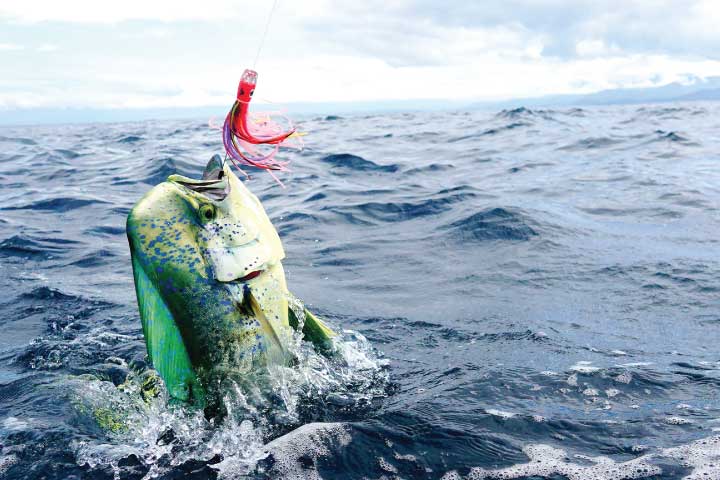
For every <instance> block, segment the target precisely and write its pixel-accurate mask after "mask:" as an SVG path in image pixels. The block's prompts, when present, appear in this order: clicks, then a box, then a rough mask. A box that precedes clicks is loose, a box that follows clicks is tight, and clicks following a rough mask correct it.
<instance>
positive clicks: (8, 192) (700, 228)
mask: <svg viewBox="0 0 720 480" xmlns="http://www.w3.org/2000/svg"><path fill="white" fill-rule="evenodd" d="M301 129H302V130H303V131H306V132H308V135H307V136H306V137H305V139H306V148H305V150H304V151H302V152H300V153H291V154H289V157H290V158H291V160H292V162H293V164H292V168H293V171H292V172H291V173H289V174H285V175H283V176H282V180H283V181H284V183H285V184H286V188H285V189H283V188H280V187H279V186H278V185H277V184H276V183H275V182H274V181H273V180H272V178H270V176H269V175H267V174H264V173H252V178H251V179H250V180H248V181H247V185H248V186H249V187H250V189H251V190H253V192H255V193H256V194H257V195H258V196H259V197H260V198H261V200H262V201H263V203H264V205H265V207H266V209H267V211H268V213H269V215H270V217H271V219H272V220H273V222H274V224H275V225H276V227H277V228H278V230H279V232H280V235H281V237H282V240H283V242H284V245H285V250H286V253H287V258H286V260H285V262H284V265H285V269H286V272H287V276H288V284H289V287H290V289H291V290H292V291H293V292H294V293H295V295H297V296H298V297H299V298H301V299H303V300H304V302H306V304H307V305H308V306H309V307H310V308H311V309H312V310H313V311H315V312H316V313H318V314H319V315H321V316H322V317H324V318H326V319H327V320H328V321H329V322H330V323H331V324H332V325H334V326H335V327H336V328H338V329H342V330H344V331H345V333H344V334H343V340H342V343H341V347H342V349H343V358H342V362H341V364H323V363H322V361H320V360H318V359H317V358H311V357H308V358H307V361H306V362H305V363H304V364H301V365H300V366H296V367H294V368H293V369H285V370H282V371H277V372H271V373H272V374H274V375H275V376H276V377H277V382H278V384H277V386H278V389H279V391H280V392H281V394H280V396H281V397H282V398H281V400H280V401H278V402H277V405H275V404H273V405H271V406H269V407H268V408H267V409H257V408H254V407H252V406H248V405H247V404H244V403H243V399H244V398H245V397H244V396H243V394H242V392H235V393H234V394H233V395H230V394H229V395H230V396H229V399H228V402H229V404H230V405H232V406H233V408H235V411H236V414H234V415H230V417H229V418H228V419H227V420H226V421H225V422H222V423H220V424H215V423H210V422H208V421H207V420H206V419H204V417H202V415H200V414H198V413H197V412H191V411H185V410H184V409H182V408H179V407H173V406H171V405H168V404H167V402H166V401H165V399H164V397H163V396H162V395H161V397H159V398H158V399H155V400H152V401H151V402H150V403H149V404H147V403H145V402H143V401H142V400H139V398H140V394H139V392H138V385H139V382H141V379H139V378H141V377H140V376H141V374H142V371H143V369H144V368H146V367H144V366H143V361H142V359H143V356H144V352H145V350H144V344H143V338H142V333H141V329H140V320H139V316H138V312H137V307H136V303H135V293H134V289H133V280H132V274H131V267H130V257H129V252H128V247H127V241H126V238H125V231H124V224H125V217H126V215H127V213H128V212H129V210H130V208H131V206H132V205H133V204H134V203H135V202H136V201H137V200H138V199H139V198H140V197H141V196H142V195H143V194H144V193H145V192H146V191H147V190H148V189H150V188H151V187H152V186H153V185H155V184H157V183H159V182H162V181H163V180H164V179H165V178H166V177H167V176H168V175H170V174H172V173H175V172H179V173H181V174H184V175H188V176H199V175H200V173H201V172H202V169H203V167H204V165H205V163H206V162H207V160H208V159H209V158H210V156H211V155H212V154H214V153H220V152H221V150H222V144H221V137H220V134H219V132H217V131H216V130H212V129H210V128H208V126H207V122H206V121H205V120H203V119H199V120H186V121H147V122H138V123H122V124H92V125H67V126H42V127H17V128H2V129H0V199H1V200H2V201H1V202H0V272H1V274H0V288H1V289H2V290H1V291H2V295H1V296H0V478H3V479H68V478H76V479H78V478H88V479H104V478H108V479H112V478H121V479H140V478H163V479H178V478H196V479H200V478H217V477H219V478H245V477H247V478H325V479H335V478H338V479H339V478H342V479H360V478H367V479H380V478H386V479H391V478H402V479H414V478H419V479H426V478H427V479H445V480H456V479H480V478H503V479H508V478H532V479H536V478H549V479H560V478H569V479H623V478H654V479H659V478H662V479H670V478H687V479H699V478H702V479H707V478H720V354H719V353H718V344H719V343H720V342H719V341H720V240H719V237H720V134H719V133H718V132H720V104H717V103H688V104H672V105H670V104H663V105H642V106H617V107H602V108H600V107H597V108H596V107H593V108H582V109H580V108H574V109H558V110H553V109H546V110H528V109H523V108H520V109H516V110H507V111H501V112H448V113H406V114H383V115H370V116H348V117H340V116H330V117H318V118H307V119H304V120H303V121H302V125H301ZM120 386H122V387H120ZM231 393H232V392H231ZM230 397H232V398H230ZM93 412H95V413H93ZM97 412H101V413H100V414H98V413H97ZM103 412H104V413H103ZM108 412H109V413H108ZM112 412H123V414H124V415H126V416H127V417H128V418H129V419H130V421H129V425H120V426H118V428H115V429H112V430H113V431H108V430H103V429H100V428H99V427H98V425H97V422H96V420H97V419H99V418H100V419H101V418H105V417H103V415H105V416H107V415H111V413H112ZM268 412H270V413H268ZM110 418H114V417H110ZM106 419H107V418H106Z"/></svg>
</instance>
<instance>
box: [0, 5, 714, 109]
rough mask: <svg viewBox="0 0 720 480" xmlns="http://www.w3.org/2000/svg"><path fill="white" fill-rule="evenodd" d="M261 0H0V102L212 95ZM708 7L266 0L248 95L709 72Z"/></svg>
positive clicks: (590, 83)
mask: <svg viewBox="0 0 720 480" xmlns="http://www.w3.org/2000/svg"><path fill="white" fill-rule="evenodd" d="M271 5H272V0H265V1H254V2H252V1H251V0H206V1H204V2H201V3H198V2H194V3H191V2H177V1H170V0H155V1H147V0H142V1H139V0H127V1H125V2H111V3H103V2H97V1H87V0H71V1H67V2H55V1H52V2H51V1H49V0H37V1H35V2H0V26H1V28H2V29H3V40H4V41H7V42H9V43H4V44H0V50H8V51H10V50H17V49H21V48H23V47H22V45H25V48H26V51H25V52H23V54H22V55H17V54H15V55H10V54H7V55H4V56H3V61H4V62H5V64H4V66H7V71H8V72H10V73H9V74H7V75H4V76H3V77H2V78H0V105H4V106H6V107H7V106H10V105H23V106H31V105H36V106H98V107H110V106H112V107H123V106H124V107H128V106H134V107H135V106H147V107H151V106H194V105H206V104H217V105H225V104H227V103H228V102H229V101H231V100H232V98H233V94H234V91H235V88H236V85H237V83H236V82H237V80H238V78H239V76H240V73H241V72H242V69H243V68H244V67H246V66H250V65H251V63H252V59H253V58H254V56H255V51H256V49H257V45H258V43H259V40H260V37H261V34H262V30H263V28H264V25H265V20H266V18H267V14H268V12H269V10H270V7H271ZM680 7H682V8H680ZM718 22H720V2H718V1H716V0H712V1H709V0H688V1H687V2H686V3H685V2H684V3H682V4H681V3H680V2H679V0H633V1H625V0H608V1H607V2H595V1H592V0H577V2H571V3H568V2H564V1H560V0H505V1H502V2H500V1H496V2H492V1H488V2H464V1H447V2H437V1H435V0H395V1H393V0H366V1H364V2H357V1H355V0H352V1H351V0H303V1H293V0H279V2H278V8H277V10H276V11H275V14H274V17H273V21H272V25H271V27H270V32H269V35H268V37H267V42H266V44H265V46H264V48H263V52H262V57H261V59H260V63H259V65H258V70H259V72H260V83H259V87H258V96H259V97H261V98H269V99H272V100H273V101H277V102H310V101H341V100H366V101H373V100H389V99H438V98H448V99H468V100H472V99H501V98H510V97H521V96H535V95H544V94H555V93H581V92H590V91H594V90H599V89H605V88H614V87H627V86H646V85H651V84H658V83H667V82H671V81H676V80H681V79H683V78H687V74H692V75H696V76H698V77H706V76H711V75H720V63H719V61H720V51H717V48H716V46H717V45H718V44H720V29H717V27H716V25H718ZM37 39H42V41H43V43H41V42H40V41H38V40H37ZM55 50H59V51H61V52H62V55H60V54H57V55H40V53H42V52H52V51H55ZM0 53H2V52H0ZM6 59H7V60H6ZM38 62H43V68H42V69H38V68H37V65H38Z"/></svg>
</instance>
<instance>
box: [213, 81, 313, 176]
mask: <svg viewBox="0 0 720 480" xmlns="http://www.w3.org/2000/svg"><path fill="white" fill-rule="evenodd" d="M256 84H257V72H255V71H254V70H250V69H246V70H245V71H244V72H243V74H242V77H241V78H240V85H239V86H238V90H237V99H236V100H235V103H234V104H233V106H232V108H231V109H230V112H228V114H227V116H226V117H225V123H224V124H223V144H224V146H225V151H226V152H227V154H228V156H229V157H230V158H231V159H232V161H233V163H235V166H236V167H238V168H239V169H240V165H246V166H251V167H256V168H260V169H263V170H267V171H269V172H270V174H271V175H272V170H287V166H288V164H289V161H279V160H277V159H276V158H275V156H276V155H277V153H278V151H279V150H280V147H290V148H298V149H299V148H301V147H302V141H301V139H300V135H298V134H297V133H296V131H295V127H293V125H292V122H291V121H290V119H289V118H287V117H283V119H284V120H285V123H286V124H287V126H285V127H284V126H283V125H282V124H281V123H279V122H277V121H276V120H274V119H273V118H272V116H271V114H270V113H255V112H250V111H249V106H250V100H251V99H252V96H253V93H254V92H255V85H256ZM275 116H276V117H277V116H278V115H277V114H275ZM260 145H267V146H269V147H270V149H269V150H268V148H267V147H263V148H260V147H259V146H260ZM273 177H274V178H275V179H276V180H277V177H275V175H273ZM278 181H279V180H278Z"/></svg>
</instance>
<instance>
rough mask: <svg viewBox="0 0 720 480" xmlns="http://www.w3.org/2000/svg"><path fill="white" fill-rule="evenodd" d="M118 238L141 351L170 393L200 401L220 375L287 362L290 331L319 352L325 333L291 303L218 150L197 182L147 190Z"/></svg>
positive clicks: (277, 250)
mask: <svg viewBox="0 0 720 480" xmlns="http://www.w3.org/2000/svg"><path fill="white" fill-rule="evenodd" d="M127 236H128V240H129V243H130V253H131V257H132V267H133V276H134V278H135V291H136V294H137V301H138V307H139V310H140V318H141V321H142V328H143V334H144V336H145V342H146V346H147V351H148V356H149V357H150V360H151V362H152V364H153V366H154V368H155V369H156V370H157V371H158V373H159V374H160V376H161V377H162V378H163V380H164V382H165V385H166V387H167V390H168V393H169V395H170V397H172V398H173V399H176V400H180V401H183V402H188V403H191V404H195V405H198V406H200V407H205V406H206V404H207V403H208V401H209V397H210V396H214V397H217V396H218V394H217V393H215V394H213V393H212V392H213V391H217V389H218V388H222V386H223V385H224V384H225V382H227V381H228V379H230V380H231V381H235V380H238V379H242V377H243V376H248V375H251V374H252V373H253V372H254V371H255V370H258V369H261V368H262V367H263V366H269V365H273V364H280V365H289V364H290V363H291V362H292V360H293V358H292V353H291V352H290V351H289V345H290V344H291V341H292V339H293V331H294V330H298V329H299V330H301V331H302V335H303V339H304V340H308V341H310V342H312V343H313V345H314V346H315V347H316V349H317V350H319V351H321V352H323V351H327V349H328V347H329V345H330V342H331V338H332V337H333V336H334V333H333V332H332V330H330V329H329V328H328V327H327V326H326V325H325V324H324V323H323V322H322V321H321V320H320V319H318V318H317V317H315V316H314V315H313V314H312V313H310V312H309V311H308V310H307V309H298V308H294V307H293V305H294V300H293V299H294V297H293V296H292V295H291V294H290V293H289V292H288V289H287V285H286V282H285V272H284V270H283V266H282V263H281V261H282V260H283V258H284V257H285V252H284V250H283V247H282V243H281V242H280V237H279V236H278V233H277V231H276V230H275V228H274V227H273V225H272V223H271V222H270V220H269V218H268V216H267V214H266V213H265V210H264V209H263V207H262V205H261V204H260V201H259V200H258V198H257V197H256V196H255V195H253V194H252V193H251V192H250V191H249V190H248V189H247V187H246V186H245V185H244V184H243V182H241V181H240V180H239V179H238V178H237V177H236V176H235V174H234V173H233V172H232V171H231V170H230V168H229V165H228V164H227V163H225V162H224V161H223V160H222V159H221V157H220V156H218V155H216V156H214V157H213V158H212V159H211V160H210V162H209V163H208V165H207V167H206V168H205V172H204V173H203V176H202V179H192V178H188V177H184V176H182V175H170V176H169V177H168V179H167V181H165V182H163V183H161V184H159V185H157V186H155V187H154V188H153V189H152V190H150V191H149V192H148V193H147V194H146V195H145V196H144V197H143V198H142V199H141V200H140V201H139V202H138V203H137V204H136V205H135V206H134V207H133V209H132V210H131V211H130V214H129V215H128V218H127ZM295 312H297V313H295ZM298 317H304V318H300V319H299V318H298Z"/></svg>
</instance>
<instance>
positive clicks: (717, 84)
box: [0, 77, 720, 126]
mask: <svg viewBox="0 0 720 480" xmlns="http://www.w3.org/2000/svg"><path fill="white" fill-rule="evenodd" d="M718 100H720V77H708V78H706V79H704V80H701V79H698V78H695V79H692V81H691V82H690V83H679V82H675V83H670V84H667V85H662V86H657V87H646V88H618V89H611V90H602V91H599V92H595V93H588V94H562V95H546V96H541V97H528V98H517V99H511V100H499V101H479V102H471V101H468V100H439V99H438V100H390V101H388V100H382V101H377V102H370V101H367V102H326V103H288V104H286V105H285V109H286V110H287V111H288V112H289V113H292V114H295V115H299V116H317V115H321V116H325V115H353V114H363V113H364V114H373V113H390V112H411V111H442V110H466V111H471V110H493V109H495V110H497V109H507V108H518V107H576V106H593V105H595V106H601V105H623V104H625V105H629V104H642V103H667V102H689V101H718ZM227 108H228V106H205V107H177V108H118V109H112V108H70V107H68V108H20V109H0V126H13V125H44V124H63V123H96V122H100V123H102V122H132V121H144V120H165V119H183V118H187V119H193V118H212V117H215V118H216V119H217V121H218V122H220V121H222V119H223V118H224V116H225V114H226V113H227Z"/></svg>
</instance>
